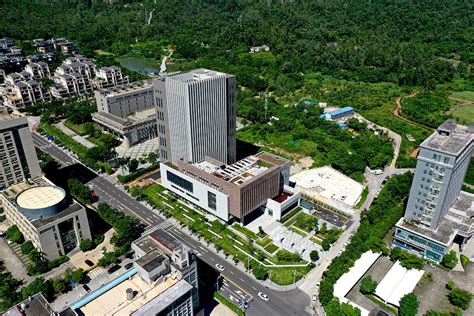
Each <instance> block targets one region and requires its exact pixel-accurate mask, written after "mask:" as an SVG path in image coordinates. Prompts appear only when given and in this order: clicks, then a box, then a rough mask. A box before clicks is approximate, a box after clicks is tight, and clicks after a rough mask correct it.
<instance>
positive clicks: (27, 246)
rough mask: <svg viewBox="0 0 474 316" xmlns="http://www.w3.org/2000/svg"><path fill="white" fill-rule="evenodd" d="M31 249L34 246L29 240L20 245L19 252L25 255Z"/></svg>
mask: <svg viewBox="0 0 474 316" xmlns="http://www.w3.org/2000/svg"><path fill="white" fill-rule="evenodd" d="M33 249H35V246H33V243H32V242H31V241H30V240H28V241H27V242H25V243H23V244H22V245H21V252H22V253H23V254H25V255H27V254H29V253H30V252H31V251H32V250H33Z"/></svg>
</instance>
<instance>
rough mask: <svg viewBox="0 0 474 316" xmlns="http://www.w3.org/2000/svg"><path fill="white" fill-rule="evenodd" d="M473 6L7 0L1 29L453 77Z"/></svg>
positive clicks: (102, 45) (195, 53) (473, 53)
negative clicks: (265, 48) (255, 49)
mask: <svg viewBox="0 0 474 316" xmlns="http://www.w3.org/2000/svg"><path fill="white" fill-rule="evenodd" d="M472 9H473V4H472V3H469V2H463V1H459V2H457V1H435V2H433V1H416V2H415V1H391V2H390V3H387V1H273V0H262V1H253V0H235V1H228V0H193V1H178V0H174V1H166V0H157V1H154V0H149V1H140V2H134V3H131V4H126V5H122V4H120V3H116V4H113V5H109V4H106V3H103V2H101V1H85V0H76V1H71V0H50V1H48V0H36V1H28V0H4V1H2V4H1V11H2V19H1V21H0V34H2V35H6V36H11V37H14V38H17V39H31V38H35V37H42V38H49V37H52V36H66V37H68V38H71V39H74V40H77V41H78V43H79V45H80V47H81V48H83V49H84V51H85V52H88V53H92V51H94V50H96V49H101V50H105V51H109V52H113V53H116V54H124V53H126V52H127V51H128V50H129V47H130V45H131V44H137V43H140V45H141V46H142V47H141V48H143V49H144V50H145V51H147V53H149V54H151V55H152V56H153V55H154V56H156V55H157V54H158V55H159V54H160V52H161V47H162V45H163V44H166V43H169V44H172V45H174V46H176V48H177V51H178V53H179V54H180V55H181V56H182V57H184V58H190V59H194V58H197V57H206V58H208V59H214V58H219V57H224V58H229V57H232V56H226V55H227V53H229V52H230V55H232V54H233V53H234V52H236V51H248V48H249V47H250V46H255V45H261V44H267V45H269V46H270V47H271V49H272V51H273V52H274V53H275V55H276V56H277V60H278V67H277V69H275V71H278V72H280V73H281V74H282V75H284V76H289V75H290V74H298V73H305V72H308V71H319V72H323V73H330V74H332V75H336V76H338V77H339V78H345V79H352V80H362V81H368V82H380V81H390V82H395V83H398V84H401V85H425V86H432V85H434V84H435V83H437V82H444V81H449V80H451V79H452V78H453V75H454V73H455V69H454V67H453V65H452V64H451V63H450V62H449V59H456V60H458V61H461V64H460V65H459V66H458V70H459V71H466V69H467V67H466V64H469V63H472V62H473V61H474V50H473V45H474V41H473V34H474V27H473V16H472V12H473V10H472ZM151 12H152V16H151V18H150V19H149V17H150V13H151ZM469 12H471V14H468V13H469ZM148 20H149V22H150V23H149V24H148ZM242 72H245V70H242Z"/></svg>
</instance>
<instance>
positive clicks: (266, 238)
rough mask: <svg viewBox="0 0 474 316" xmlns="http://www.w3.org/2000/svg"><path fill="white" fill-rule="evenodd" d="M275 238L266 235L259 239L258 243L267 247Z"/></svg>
mask: <svg viewBox="0 0 474 316" xmlns="http://www.w3.org/2000/svg"><path fill="white" fill-rule="evenodd" d="M272 241H273V240H272V239H271V238H270V237H265V238H264V239H261V240H257V245H259V246H262V247H266V246H267V245H268V244H270V243H271V242H272Z"/></svg>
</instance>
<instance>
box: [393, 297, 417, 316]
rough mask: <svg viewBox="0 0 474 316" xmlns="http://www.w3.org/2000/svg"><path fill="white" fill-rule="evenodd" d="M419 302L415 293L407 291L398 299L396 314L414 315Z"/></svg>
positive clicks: (403, 315) (401, 315)
mask: <svg viewBox="0 0 474 316" xmlns="http://www.w3.org/2000/svg"><path fill="white" fill-rule="evenodd" d="M419 306H420V302H418V298H417V297H416V295H415V294H413V293H409V294H407V295H405V296H404V297H402V298H401V299H400V308H399V309H398V314H399V315H400V316H416V314H417V312H418V307H419Z"/></svg>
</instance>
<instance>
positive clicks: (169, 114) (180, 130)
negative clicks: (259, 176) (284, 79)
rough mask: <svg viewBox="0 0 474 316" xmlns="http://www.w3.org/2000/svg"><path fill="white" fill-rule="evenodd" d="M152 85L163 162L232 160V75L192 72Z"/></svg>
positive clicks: (234, 109)
mask: <svg viewBox="0 0 474 316" xmlns="http://www.w3.org/2000/svg"><path fill="white" fill-rule="evenodd" d="M153 84H154V89H155V107H156V113H157V125H158V135H159V143H160V154H161V158H162V159H163V160H165V161H171V162H172V163H176V162H177V161H179V160H183V161H185V162H190V163H196V162H199V161H202V160H203V159H204V158H205V157H206V156H207V157H210V158H212V159H215V160H218V161H220V162H223V163H225V164H231V163H234V162H235V161H236V123H235V122H236V79H235V76H233V75H229V74H225V73H221V72H217V71H211V70H207V69H196V70H193V71H190V72H186V73H181V74H177V75H173V76H169V77H166V78H164V79H163V78H160V79H155V80H154V83H153Z"/></svg>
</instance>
